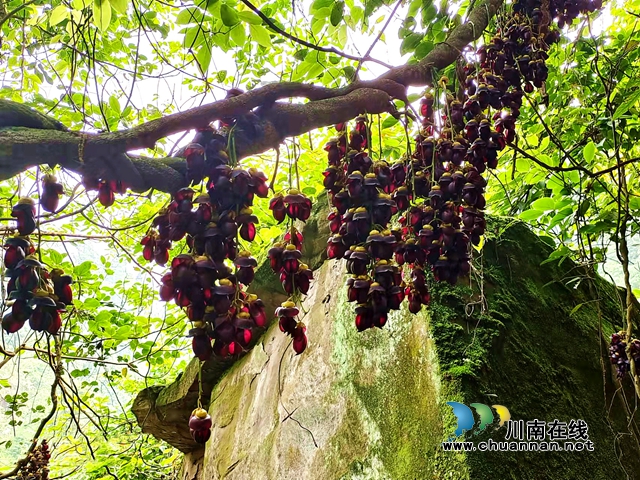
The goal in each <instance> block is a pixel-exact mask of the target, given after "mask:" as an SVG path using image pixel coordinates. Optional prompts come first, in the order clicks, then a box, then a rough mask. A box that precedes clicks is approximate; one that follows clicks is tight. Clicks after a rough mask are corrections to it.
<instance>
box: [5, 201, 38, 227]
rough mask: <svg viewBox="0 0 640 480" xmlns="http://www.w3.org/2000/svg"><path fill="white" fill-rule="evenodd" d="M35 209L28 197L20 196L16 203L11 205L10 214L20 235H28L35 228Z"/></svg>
mask: <svg viewBox="0 0 640 480" xmlns="http://www.w3.org/2000/svg"><path fill="white" fill-rule="evenodd" d="M35 215H36V209H35V207H34V205H33V200H32V199H30V198H21V199H20V200H18V203H17V204H16V205H14V206H13V209H12V210H11V216H12V217H14V218H16V220H17V228H18V232H20V235H22V236H25V235H30V234H32V233H33V232H34V230H35V229H36V220H35Z"/></svg>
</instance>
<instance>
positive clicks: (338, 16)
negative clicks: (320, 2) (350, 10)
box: [329, 0, 344, 27]
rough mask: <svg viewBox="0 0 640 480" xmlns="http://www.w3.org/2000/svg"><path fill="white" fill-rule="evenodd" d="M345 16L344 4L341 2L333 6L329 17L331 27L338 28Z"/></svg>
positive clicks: (340, 0)
mask: <svg viewBox="0 0 640 480" xmlns="http://www.w3.org/2000/svg"><path fill="white" fill-rule="evenodd" d="M343 15H344V2H343V1H342V0H339V1H337V2H335V3H334V4H333V7H332V8H331V16H330V17H329V19H330V21H331V25H333V26H334V27H337V26H338V25H339V24H340V22H341V21H342V16H343Z"/></svg>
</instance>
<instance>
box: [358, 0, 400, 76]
mask: <svg viewBox="0 0 640 480" xmlns="http://www.w3.org/2000/svg"><path fill="white" fill-rule="evenodd" d="M401 4H402V0H398V1H397V2H396V4H395V6H394V7H393V10H391V13H390V14H389V18H387V21H386V22H385V24H384V25H383V26H382V29H380V32H378V36H377V37H376V39H375V40H374V41H373V42H372V43H371V45H370V46H369V48H368V49H367V51H366V52H365V54H364V57H362V58H363V59H365V58H368V57H369V55H370V54H371V51H372V50H373V47H375V45H376V43H378V41H379V40H380V39H381V38H382V35H383V34H384V31H385V30H386V29H387V27H388V26H389V24H390V23H391V20H393V17H394V15H395V14H396V11H397V10H398V7H400V5H401ZM362 63H363V60H360V61H359V62H358V67H357V68H356V72H355V73H354V74H353V77H354V78H358V73H359V72H360V68H362Z"/></svg>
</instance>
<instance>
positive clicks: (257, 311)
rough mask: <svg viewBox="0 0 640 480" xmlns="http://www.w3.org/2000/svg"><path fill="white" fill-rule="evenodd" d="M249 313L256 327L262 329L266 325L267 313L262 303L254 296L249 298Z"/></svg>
mask: <svg viewBox="0 0 640 480" xmlns="http://www.w3.org/2000/svg"><path fill="white" fill-rule="evenodd" d="M249 301H250V303H249V313H250V314H251V318H253V321H254V323H255V324H256V325H257V326H258V327H264V326H265V325H266V324H267V313H266V312H265V309H264V302H263V301H262V300H260V299H259V298H256V296H255V295H253V296H249Z"/></svg>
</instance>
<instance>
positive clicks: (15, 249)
mask: <svg viewBox="0 0 640 480" xmlns="http://www.w3.org/2000/svg"><path fill="white" fill-rule="evenodd" d="M5 248H6V252H5V254H4V266H5V267H6V268H7V269H9V270H11V269H14V268H16V267H17V266H18V263H20V262H21V261H22V260H24V259H25V257H26V256H27V255H29V253H30V250H31V245H30V244H29V242H28V241H27V240H25V239H24V238H20V237H12V238H9V239H8V240H7V242H6V243H5Z"/></svg>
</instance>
